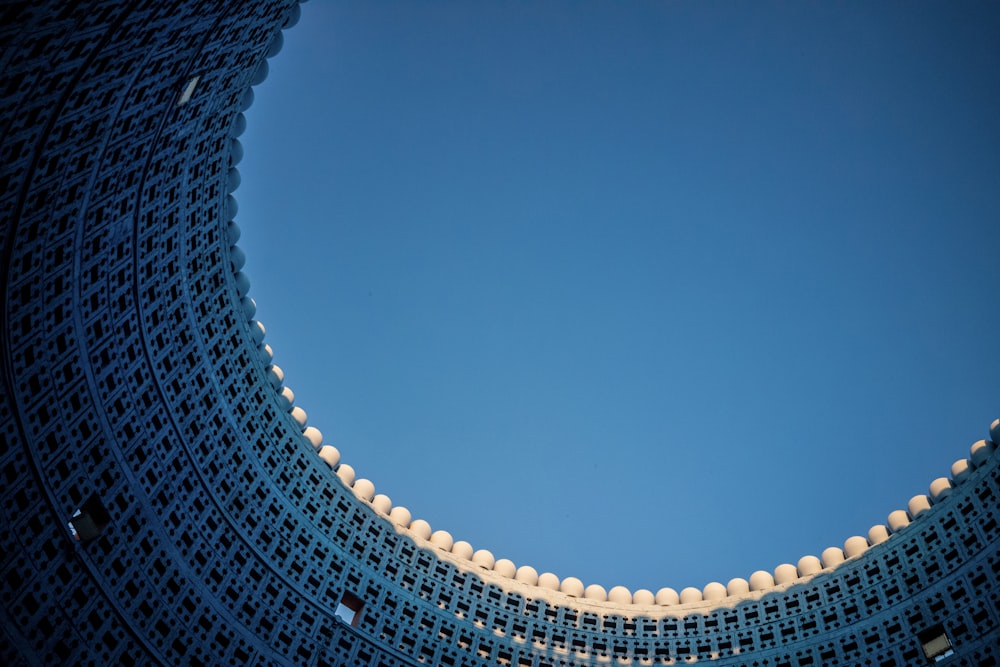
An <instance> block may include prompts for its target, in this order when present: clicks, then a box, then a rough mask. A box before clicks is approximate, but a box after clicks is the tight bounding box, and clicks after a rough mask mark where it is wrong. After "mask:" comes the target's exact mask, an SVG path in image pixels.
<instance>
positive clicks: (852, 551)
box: [0, 0, 1000, 667]
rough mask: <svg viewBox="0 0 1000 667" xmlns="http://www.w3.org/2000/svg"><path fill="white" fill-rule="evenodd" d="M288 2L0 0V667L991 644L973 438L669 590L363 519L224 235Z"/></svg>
mask: <svg viewBox="0 0 1000 667" xmlns="http://www.w3.org/2000/svg"><path fill="white" fill-rule="evenodd" d="M298 16H299V7H298V5H297V4H295V3H294V2H292V1H290V0H257V1H255V2H228V1H223V0H216V1H207V0H206V1H202V2H197V1H157V2H153V1H150V2H145V3H136V2H118V3H115V2H109V1H100V2H97V1H95V2H93V3H83V2H75V3H66V2H55V1H53V2H49V3H37V2H30V3H29V2H24V3H6V4H4V5H3V6H2V8H0V44H2V45H4V46H3V47H2V51H0V112H2V114H0V220H2V223H3V224H2V226H0V244H2V256H0V262H2V264H0V269H2V275H3V281H2V286H3V289H2V294H0V299H2V302H0V306H2V313H3V316H2V319H0V321H2V328H0V336H2V338H0V345H2V351H3V356H2V364H3V365H2V371H3V372H2V382H3V391H2V394H0V427H2V430H0V436H2V439H0V470H2V486H0V502H2V509H3V513H4V517H5V523H4V526H3V529H2V530H0V559H2V561H0V562H2V571H3V584H2V599H0V601H2V605H0V628H2V630H0V647H2V654H0V658H2V660H3V664H9V665H20V664H39V663H41V664H91V665H107V664H122V665H129V664H166V665H175V664H191V665H198V664H203V665H208V664H223V665H225V664H229V665H265V664H266V665H270V664H302V665H357V666H359V667H360V666H387V667H395V666H402V665H419V664H427V665H483V666H486V665H507V666H511V665H517V666H519V667H527V666H532V667H555V666H560V667H563V666H568V665H606V664H619V665H626V664H632V665H679V664H691V663H710V664H719V665H746V664H749V665H756V666H759V667H763V666H773V667H778V666H781V665H789V666H791V665H817V666H818V665H834V664H843V665H860V664H867V665H902V664H907V665H910V664H923V663H933V662H934V661H936V660H937V661H940V662H941V664H954V665H994V664H997V661H998V657H1000V653H998V650H997V649H996V648H995V647H996V646H997V645H998V644H1000V586H998V580H1000V526H998V520H1000V517H998V514H1000V510H998V507H1000V467H998V460H1000V457H998V456H996V455H995V454H994V450H995V446H994V445H993V440H996V439H998V437H1000V428H996V427H995V428H994V429H993V431H994V432H993V433H992V434H991V436H990V437H991V440H984V441H982V443H980V444H977V445H976V446H975V447H974V450H973V451H972V452H971V453H970V459H969V460H965V459H962V461H960V462H959V463H958V464H957V465H956V467H955V468H953V470H952V475H951V479H950V480H949V479H943V481H942V480H938V481H936V482H935V483H934V485H932V488H931V489H930V495H929V496H927V497H924V496H918V497H916V498H915V499H914V500H913V501H911V502H910V503H909V506H908V507H907V509H906V510H901V511H900V512H898V513H893V515H891V516H890V517H889V519H888V524H889V526H888V527H887V528H885V527H883V528H881V529H875V530H874V531H873V532H872V533H869V534H868V536H867V537H860V538H857V539H855V538H851V539H849V540H848V541H847V543H845V545H844V548H843V549H840V548H839V547H837V548H835V549H834V550H833V551H831V552H830V553H828V554H823V560H818V559H813V560H805V561H803V562H799V563H796V564H788V565H787V566H785V565H780V566H778V568H776V569H775V571H774V572H773V573H755V575H754V576H750V577H749V580H748V581H742V580H734V581H731V582H730V583H729V585H728V586H721V585H717V586H714V587H713V586H711V585H710V586H707V587H706V588H705V590H703V591H695V593H697V595H694V594H691V595H689V596H688V597H687V598H685V599H679V598H680V597H683V596H679V598H678V599H673V598H671V597H670V596H669V595H668V596H665V597H663V596H661V597H660V598H659V599H655V598H654V599H652V600H650V599H646V598H647V597H651V596H635V597H633V596H632V594H631V593H628V595H625V593H623V592H622V591H613V592H612V594H611V595H603V596H602V595H596V594H594V595H589V596H588V595H587V594H586V593H585V592H584V590H583V589H582V586H581V587H577V586H576V585H575V583H578V582H575V583H574V584H573V585H572V586H559V585H557V584H559V583H560V582H559V581H558V580H555V581H553V580H552V577H548V578H547V579H545V581H542V580H540V579H539V578H538V577H537V576H532V573H533V570H530V568H529V570H524V569H522V570H520V571H519V572H520V574H516V573H514V572H505V571H504V569H503V568H497V567H496V566H495V563H496V561H495V560H494V559H493V558H492V556H490V557H489V558H485V557H478V558H477V557H475V556H474V555H473V554H472V551H471V548H469V549H467V550H463V549H456V548H455V547H454V542H453V540H452V539H451V538H450V536H449V537H448V538H447V539H444V538H441V539H428V538H429V537H430V535H429V534H425V533H428V532H429V528H428V529H427V531H424V530H423V528H424V526H419V527H418V526H415V525H413V524H411V522H410V517H409V515H408V513H407V515H406V516H405V517H403V516H402V515H401V514H400V513H398V512H397V514H396V515H390V516H387V515H386V513H387V511H389V508H388V507H387V506H383V505H382V504H380V503H381V501H379V500H378V499H373V498H372V489H371V487H370V485H368V484H362V483H359V482H356V481H355V480H354V475H353V472H352V471H350V470H349V468H348V467H347V466H344V465H341V464H340V463H339V458H338V455H337V453H336V452H335V451H334V450H332V449H330V448H327V447H326V443H324V442H323V440H322V435H321V434H320V433H319V432H318V430H316V429H315V428H314V427H312V425H310V424H308V422H307V417H306V415H305V413H304V411H303V410H301V408H298V409H296V408H297V406H296V405H295V404H294V400H293V397H292V396H291V394H290V392H288V391H287V388H285V387H283V378H282V375H281V372H280V370H277V369H276V368H275V367H274V366H273V363H272V362H273V360H272V351H271V350H270V349H269V348H268V347H267V346H266V345H265V344H264V342H265V341H264V328H263V325H261V324H260V323H259V322H257V321H256V320H255V319H254V315H255V306H254V304H253V302H252V300H251V299H250V296H251V295H252V290H251V285H250V283H249V278H248V277H247V276H246V274H245V273H244V272H243V268H244V263H245V261H246V260H245V257H244V256H243V253H242V251H241V250H240V249H239V247H238V245H237V244H238V241H239V236H240V230H239V227H238V222H237V221H238V219H239V213H238V206H237V203H236V199H235V198H234V197H233V196H232V194H231V193H232V191H234V190H235V189H236V188H237V187H238V185H239V173H238V171H237V164H238V163H239V160H240V158H241V156H242V153H243V150H244V148H243V147H242V146H241V145H240V143H239V140H238V137H239V135H240V134H241V132H242V130H243V127H244V125H245V118H244V117H243V116H242V113H241V112H242V111H243V110H245V109H246V108H247V107H248V106H249V105H250V104H251V103H252V99H253V93H252V90H251V87H252V86H253V85H255V84H256V83H259V82H260V81H262V80H263V78H264V77H265V76H266V74H267V65H266V58H267V57H269V56H273V55H274V54H276V53H277V51H278V50H279V49H280V46H281V40H282V37H281V29H282V28H287V27H291V26H292V25H293V24H294V23H295V21H297V20H298ZM291 38H293V39H294V33H293V34H292V35H291ZM246 149H247V150H251V151H252V150H253V147H252V146H248V147H246ZM257 233H280V227H279V226H278V225H276V226H275V229H273V230H257ZM277 354H278V356H279V359H280V350H278V351H277ZM305 398H306V400H307V401H308V400H309V398H310V397H305ZM320 398H321V397H313V400H319V399H320ZM348 447H349V445H348ZM955 451H956V452H958V451H960V446H959V445H956V447H955ZM338 473H339V474H338ZM801 474H810V471H808V470H804V471H801ZM924 482H925V480H914V486H915V490H917V488H916V487H919V486H920V485H921V484H923V483H924ZM498 493H500V491H498ZM921 498H922V500H921ZM789 501H790V502H793V499H790V500H789ZM772 515H773V516H780V512H773V513H772ZM776 529H787V527H783V526H776ZM458 537H461V536H458ZM466 551H467V553H466ZM790 556H791V555H790ZM534 574H535V575H537V573H534ZM720 574H729V575H730V576H731V575H734V574H735V575H739V574H741V573H720ZM511 575H513V576H511ZM664 576H665V578H666V577H668V576H669V573H664ZM565 582H566V580H563V582H562V583H565ZM665 583H669V582H665ZM560 587H561V588H562V589H563V590H562V591H561V592H560V590H558V589H559V588H560ZM577 588H580V590H577ZM609 599H610V601H609ZM945 661H948V662H945Z"/></svg>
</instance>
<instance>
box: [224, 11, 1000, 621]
mask: <svg viewBox="0 0 1000 667" xmlns="http://www.w3.org/2000/svg"><path fill="white" fill-rule="evenodd" d="M286 27H287V26H286ZM280 48H281V34H280V33H279V34H278V36H277V38H276V39H275V41H274V42H273V43H272V45H271V47H270V49H269V51H268V56H267V57H269V58H270V57H272V56H273V55H274V54H276V53H277V52H278V50H279V49H280ZM266 76H267V61H266V60H265V61H262V63H261V66H260V67H259V68H258V70H257V71H256V72H255V73H254V75H253V78H252V83H253V85H256V84H258V83H260V82H261V81H263V80H264V78H265V77H266ZM247 93H248V95H246V96H245V97H244V100H243V109H242V110H246V108H247V107H249V105H250V104H251V103H252V101H253V95H252V91H251V90H250V89H248V90H247ZM245 127H246V119H245V117H244V116H243V114H242V113H240V114H239V115H238V116H237V119H236V123H235V125H234V128H233V135H234V138H233V140H232V144H231V147H230V170H229V173H228V176H227V192H228V193H230V194H228V195H227V198H226V217H227V219H228V223H227V227H226V236H227V240H228V241H229V257H230V262H231V265H232V269H233V272H234V273H235V281H236V289H237V293H238V294H239V297H240V302H241V304H242V307H243V312H244V314H245V315H246V318H247V320H248V322H249V325H250V337H251V339H252V340H253V342H254V344H255V345H256V346H257V348H258V349H259V350H260V352H261V355H262V357H263V361H264V364H265V367H266V373H267V379H268V382H269V383H270V385H271V387H272V388H273V389H274V391H275V393H276V397H277V401H278V405H279V406H280V407H281V408H282V409H283V410H284V411H286V412H287V413H288V414H289V415H290V416H291V418H292V420H293V421H294V422H295V423H296V425H297V426H298V427H299V430H300V431H301V433H302V435H303V437H304V438H305V439H306V440H307V441H308V442H309V444H311V445H312V446H313V448H314V449H315V450H316V452H317V453H318V455H319V457H320V458H321V459H322V460H323V461H325V462H326V463H327V464H328V465H329V466H330V468H332V469H333V470H335V472H336V474H337V476H338V477H339V478H340V480H341V481H342V482H343V483H344V484H345V485H347V486H348V487H350V488H351V489H352V490H353V491H354V494H355V495H356V496H357V497H358V498H360V499H361V500H364V501H365V502H367V503H369V504H370V505H371V506H372V508H374V509H375V511H377V512H379V513H380V514H382V515H384V516H386V517H387V518H388V519H389V521H391V522H393V523H394V524H396V525H398V526H401V527H402V528H405V529H407V530H408V531H409V532H410V533H411V534H412V535H414V536H415V537H417V538H419V539H421V540H424V541H426V542H429V543H430V544H431V546H433V547H435V548H437V549H441V550H442V551H445V552H448V553H450V554H451V555H452V556H454V557H456V558H459V559H463V560H468V561H471V562H472V563H473V564H475V565H478V566H480V567H482V568H484V569H486V570H491V571H493V572H495V573H496V574H498V575H500V576H502V577H505V578H508V579H513V580H514V581H517V582H520V583H523V584H527V585H529V586H538V587H539V588H542V589H545V590H550V591H559V592H561V593H564V594H566V595H568V596H571V597H578V598H584V599H587V600H593V601H598V602H605V601H606V602H611V603H614V604H621V605H626V604H636V605H677V604H691V603H697V602H705V601H716V600H723V599H725V598H727V597H730V596H740V595H748V594H750V593H751V592H756V591H763V590H767V589H770V588H774V587H775V586H782V585H785V584H789V583H791V582H794V581H796V580H798V579H801V578H803V577H808V576H812V575H814V574H816V573H818V572H821V571H822V570H824V569H827V568H833V567H836V566H838V565H840V564H841V563H843V562H844V561H845V560H848V559H850V558H855V557H857V556H860V555H861V554H863V553H864V552H865V551H867V550H868V548H869V547H871V546H874V545H876V544H880V543H882V542H885V541H886V540H887V539H889V536H890V535H891V534H894V533H897V532H899V531H901V530H903V529H904V528H906V526H908V525H909V524H910V522H911V521H912V520H914V519H915V518H917V517H918V516H920V515H921V514H922V513H923V512H926V511H927V510H929V509H930V508H931V506H932V505H934V504H936V503H938V502H940V501H942V500H944V499H945V498H947V497H948V495H949V494H950V493H951V490H952V488H954V486H955V485H957V484H961V483H962V482H964V481H965V480H966V479H968V477H969V475H970V473H971V471H972V470H974V469H976V468H978V467H979V466H981V465H982V464H983V463H985V461H986V460H987V459H988V458H989V457H990V455H991V454H992V453H993V452H994V451H995V450H996V444H995V443H996V442H997V441H1000V419H997V420H994V421H993V423H992V424H991V425H990V438H991V439H990V440H979V441H977V442H975V443H973V445H972V446H971V447H970V450H969V454H970V457H969V458H968V459H959V460H958V461H956V462H955V463H954V464H953V465H952V467H951V479H949V478H947V477H939V478H937V479H935V480H934V481H933V482H931V485H930V489H929V492H930V493H929V494H927V495H925V494H920V495H916V496H914V497H913V498H911V499H910V501H909V503H907V507H906V509H905V510H904V509H898V510H895V511H893V512H891V513H890V514H889V516H888V518H887V521H886V524H885V525H883V524H877V525H875V526H872V527H871V529H869V531H868V535H867V537H862V536H860V535H854V536H852V537H849V538H847V540H846V541H845V542H844V546H843V547H829V548H828V549H825V550H824V551H823V553H822V554H821V555H820V557H818V558H817V557H816V556H811V555H810V556H803V557H802V558H800V559H799V561H798V563H797V564H795V565H792V564H791V563H782V564H781V565H778V566H777V567H776V568H775V569H774V572H773V573H772V572H767V571H765V570H758V571H756V572H754V573H753V574H751V575H750V578H749V580H748V579H742V578H735V579H730V580H729V582H728V583H727V584H725V585H723V584H722V583H720V582H717V581H713V582H711V583H709V584H707V585H706V586H705V587H704V588H701V589H698V588H694V587H688V588H684V589H682V590H681V591H680V592H677V591H676V590H674V589H673V588H661V589H660V590H658V591H657V592H656V593H655V594H654V593H653V592H652V591H649V590H647V589H639V590H637V591H635V592H632V591H630V590H629V589H628V588H626V587H625V586H614V587H612V588H611V589H610V590H605V588H604V587H603V586H601V585H599V584H590V585H589V586H584V584H583V582H582V581H580V580H579V579H577V578H576V577H566V578H565V579H562V580H560V579H559V577H558V576H557V575H555V574H553V573H552V572H543V573H541V574H539V573H538V571H537V570H535V568H533V567H531V566H530V565H522V566H520V567H517V566H516V565H515V564H514V562H513V561H511V560H508V559H506V558H500V559H496V558H494V556H493V554H492V553H491V552H490V551H488V550H486V549H479V550H474V549H473V548H472V545H471V544H469V543H468V542H466V541H464V540H455V539H454V538H452V536H451V533H449V532H448V531H446V530H437V531H432V530H431V526H430V524H429V523H427V522H426V521H424V520H423V519H413V518H412V516H411V514H410V511H409V510H408V509H406V508H405V507H402V506H397V507H393V506H392V501H391V500H390V498H389V496H387V495H385V494H381V493H380V494H376V493H375V484H374V483H372V481H371V480H368V479H364V478H356V473H355V471H354V468H352V467H351V466H349V465H347V464H346V463H341V462H340V451H339V450H337V448H336V447H334V446H332V445H325V444H323V434H322V433H321V432H320V430H319V429H317V428H316V427H314V426H309V425H307V420H308V415H307V414H306V411H305V410H303V409H302V408H301V407H299V406H297V405H295V394H294V393H293V392H292V390H291V389H290V388H288V387H286V386H284V378H285V375H284V373H283V372H282V370H281V368H280V367H279V366H277V365H276V364H274V363H272V361H273V356H274V355H273V351H272V350H271V347H270V346H269V345H266V344H264V335H265V333H266V330H265V329H264V325H263V324H262V323H261V322H259V321H258V320H255V319H253V317H254V315H255V314H256V311H257V306H256V304H255V303H254V301H253V299H251V298H250V297H249V296H247V294H248V292H249V291H250V279H249V278H248V277H247V275H246V274H245V273H243V271H242V268H243V266H244V265H245V264H246V254H245V253H244V252H243V250H242V249H240V248H239V246H237V245H236V242H237V241H238V240H239V238H240V228H239V225H237V224H236V222H235V221H234V220H233V218H234V217H235V216H236V212H237V210H238V206H237V203H236V199H235V198H234V197H233V196H232V194H231V193H232V192H233V191H234V190H236V188H237V187H239V184H240V175H239V172H238V171H237V169H236V164H238V163H239V161H240V160H241V159H242V157H243V147H242V145H240V142H239V141H237V140H236V138H235V137H237V136H239V135H240V134H241V133H242V132H243V130H244V129H245Z"/></svg>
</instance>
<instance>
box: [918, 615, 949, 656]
mask: <svg viewBox="0 0 1000 667" xmlns="http://www.w3.org/2000/svg"><path fill="white" fill-rule="evenodd" d="M917 639H918V640H919V641H920V648H922V649H923V650H924V656H925V657H926V658H927V660H928V661H929V662H931V663H935V662H940V661H941V660H944V659H945V658H947V657H949V656H951V655H954V654H955V651H953V650H952V648H951V640H950V639H948V633H946V632H945V631H944V626H942V625H941V624H940V623H938V624H937V625H933V626H931V627H929V628H927V629H926V630H924V631H923V632H918V633H917Z"/></svg>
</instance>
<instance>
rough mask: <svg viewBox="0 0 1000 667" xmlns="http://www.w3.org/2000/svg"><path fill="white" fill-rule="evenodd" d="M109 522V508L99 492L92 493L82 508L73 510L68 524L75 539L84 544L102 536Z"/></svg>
mask: <svg viewBox="0 0 1000 667" xmlns="http://www.w3.org/2000/svg"><path fill="white" fill-rule="evenodd" d="M109 523H111V515H110V514H109V513H108V509H107V508H106V507H105V506H104V503H102V502H101V499H100V498H98V497H97V494H96V493H92V494H90V496H89V497H88V498H87V499H86V500H84V501H83V504H82V505H80V509H78V510H77V511H75V512H73V516H71V517H70V519H69V523H68V524H67V525H68V526H69V531H70V533H72V535H73V537H74V539H76V540H77V541H78V542H81V543H82V544H88V543H89V542H93V541H94V540H96V539H97V538H98V537H100V536H101V534H102V533H103V532H104V529H105V528H107V526H108V524H109Z"/></svg>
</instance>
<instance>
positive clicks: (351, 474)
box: [320, 420, 1000, 605]
mask: <svg viewBox="0 0 1000 667" xmlns="http://www.w3.org/2000/svg"><path fill="white" fill-rule="evenodd" d="M990 432H991V436H992V437H993V438H995V439H1000V420H997V421H994V422H993V425H992V426H991V428H990ZM325 449H329V450H333V451H334V452H335V451H336V450H335V449H334V448H333V447H329V446H327V447H324V448H323V449H321V450H320V456H321V457H322V456H323V450H325ZM995 449H996V445H995V444H994V440H979V441H977V442H976V443H974V444H973V445H972V447H971V448H970V454H971V458H970V459H960V460H959V461H956V462H955V464H954V465H953V466H952V474H953V478H952V479H948V478H946V477H940V478H938V479H935V480H934V481H933V482H932V483H931V485H930V489H929V490H930V494H929V495H924V494H920V495H917V496H914V497H913V498H911V499H910V502H909V503H908V504H907V509H905V510H895V511H893V512H892V513H890V514H889V516H888V520H887V525H883V524H878V525H875V526H872V528H871V529H870V530H869V531H868V535H867V537H863V536H860V535H855V536H852V537H849V538H847V540H846V541H845V542H844V545H843V547H829V548H828V549H825V550H824V551H823V552H822V554H820V556H819V557H816V556H812V555H808V556H803V557H802V558H800V559H799V561H798V563H796V564H794V565H793V564H791V563H782V564H781V565H778V566H777V567H776V568H775V569H774V571H773V572H767V571H765V570H758V571H756V572H754V573H753V574H751V575H750V577H749V579H742V578H735V579H731V580H730V581H729V582H728V583H727V584H722V583H720V582H711V583H709V584H707V585H706V586H705V587H704V588H702V589H698V588H694V587H688V588H684V589H682V590H681V591H680V592H677V591H676V590H674V589H672V588H661V589H660V590H658V591H657V592H656V593H655V594H654V593H653V592H652V591H649V590H647V589H640V590H637V591H635V592H632V591H630V590H629V589H628V588H626V587H625V586H614V587H613V588H611V589H610V590H605V588H604V587H603V586H600V585H599V584H591V585H589V586H585V585H584V584H583V582H582V581H580V580H579V579H577V578H576V577H566V578H565V579H562V580H560V579H559V577H558V576H557V575H555V574H553V573H552V572H543V573H541V574H539V573H538V571H537V570H536V569H535V568H533V567H531V566H530V565H522V566H520V567H517V566H516V565H515V564H514V563H513V562H512V561H510V560H508V559H506V558H500V559H495V558H494V556H493V554H492V553H490V552H489V551H488V550H486V549H480V550H478V551H477V550H474V549H473V547H472V545H471V544H469V543H468V542H465V541H462V540H458V541H456V540H454V539H453V538H452V536H451V534H450V533H449V532H448V531H445V530H437V531H432V529H431V526H430V524H429V523H428V522H427V521H424V520H423V519H413V518H412V516H411V513H410V511H409V510H408V509H406V508H405V507H401V506H397V507H393V506H392V502H391V500H390V499H389V497H388V496H387V495H385V494H376V493H375V485H374V484H373V483H372V482H371V480H368V479H364V478H357V479H356V475H355V471H354V469H353V468H352V467H351V466H349V465H346V464H341V465H339V466H337V465H336V463H331V460H339V454H337V455H336V456H335V457H334V459H330V458H325V457H324V460H327V462H328V463H330V465H331V467H334V468H335V469H336V474H337V476H338V477H339V478H340V479H341V481H342V482H344V484H346V485H347V486H349V487H351V488H352V490H353V491H354V493H355V495H356V496H358V498H360V499H361V500H364V501H366V502H368V503H370V504H371V506H372V507H373V508H374V509H375V510H376V511H377V512H379V513H380V514H382V515H384V516H386V517H387V518H388V519H389V520H390V521H391V522H393V523H394V524H396V525H398V526H400V527H402V528H405V529H408V530H409V532H410V533H411V534H412V535H413V536H414V537H417V538H419V539H421V540H424V541H427V542H430V544H431V546H433V547H436V548H438V549H441V550H442V551H445V552H449V553H451V554H452V555H453V556H455V557H457V558H460V559H464V560H469V561H471V562H472V563H474V564H476V565H478V566H480V567H483V568H485V569H487V570H492V571H493V572H495V573H496V574H498V575H500V576H502V577H505V578H508V579H513V580H514V581H517V582H520V583H523V584H527V585H529V586H538V587H539V588H542V589H546V590H551V591H559V592H561V593H564V594H566V595H569V596H571V597H580V598H584V599H588V600H594V601H598V602H603V601H607V602H612V603H615V604H637V605H676V604H690V603H697V602H704V601H716V600H722V599H725V598H727V597H730V596H740V595H748V594H750V593H751V592H756V591H763V590H767V589H770V588H774V587H775V586H782V585H785V584H789V583H792V582H794V581H797V580H799V579H801V578H803V577H809V576H812V575H814V574H817V573H819V572H821V571H823V570H825V569H829V568H834V567H836V566H838V565H840V564H841V563H843V562H845V561H846V560H848V559H851V558H855V557H857V556H860V555H861V554H863V553H864V552H865V551H867V550H868V549H869V548H870V547H871V546H874V545H876V544H880V543H882V542H885V541H886V540H887V539H889V537H890V535H892V534H894V533H897V532H899V531H901V530H903V529H904V528H905V527H906V526H907V525H909V523H910V522H911V521H912V520H913V519H915V518H916V517H918V516H920V515H921V514H922V513H923V512H925V511H927V510H929V509H930V508H931V506H932V505H933V504H936V503H938V502H940V501H942V500H943V499H944V498H946V497H948V495H949V494H950V493H951V490H952V488H954V486H955V485H957V484H961V483H962V482H964V481H965V480H966V479H968V476H969V473H970V471H971V470H972V469H975V468H977V467H979V466H981V465H982V464H983V463H984V462H985V461H986V459H987V458H988V457H989V456H990V454H991V453H992V452H993V451H994V450H995Z"/></svg>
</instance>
